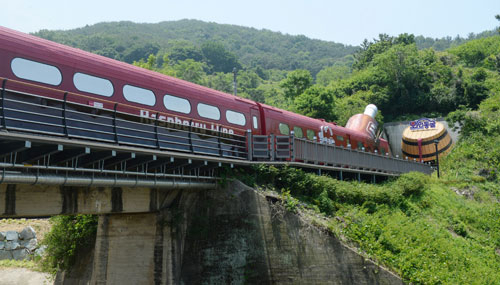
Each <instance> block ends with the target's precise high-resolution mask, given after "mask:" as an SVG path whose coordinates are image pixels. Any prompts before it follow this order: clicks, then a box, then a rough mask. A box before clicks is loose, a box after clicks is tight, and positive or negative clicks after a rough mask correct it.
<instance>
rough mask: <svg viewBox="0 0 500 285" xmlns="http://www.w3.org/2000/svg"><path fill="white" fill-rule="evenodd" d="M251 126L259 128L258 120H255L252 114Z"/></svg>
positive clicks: (255, 117)
mask: <svg viewBox="0 0 500 285" xmlns="http://www.w3.org/2000/svg"><path fill="white" fill-rule="evenodd" d="M252 119H253V128H254V129H258V128H259V121H257V116H253V117H252Z"/></svg>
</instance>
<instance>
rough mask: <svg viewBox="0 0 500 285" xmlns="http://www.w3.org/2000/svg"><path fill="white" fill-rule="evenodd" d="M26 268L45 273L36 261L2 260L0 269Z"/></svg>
mask: <svg viewBox="0 0 500 285" xmlns="http://www.w3.org/2000/svg"><path fill="white" fill-rule="evenodd" d="M13 267H14V268H26V269H30V270H33V271H38V272H43V271H44V270H43V269H42V267H41V266H40V263H39V262H37V261H34V260H0V269H5V268H13Z"/></svg>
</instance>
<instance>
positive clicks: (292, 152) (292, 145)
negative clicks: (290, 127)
mask: <svg viewBox="0 0 500 285" xmlns="http://www.w3.org/2000/svg"><path fill="white" fill-rule="evenodd" d="M289 153H290V160H291V161H294V160H295V133H294V131H291V132H290V152H289Z"/></svg>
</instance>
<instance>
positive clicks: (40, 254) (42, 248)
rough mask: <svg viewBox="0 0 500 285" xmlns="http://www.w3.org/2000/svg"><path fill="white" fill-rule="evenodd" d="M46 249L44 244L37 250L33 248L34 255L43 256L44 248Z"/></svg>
mask: <svg viewBox="0 0 500 285" xmlns="http://www.w3.org/2000/svg"><path fill="white" fill-rule="evenodd" d="M46 249H47V246H46V245H42V246H41V247H39V248H38V249H37V250H35V255H36V256H43V255H44V254H45V250H46Z"/></svg>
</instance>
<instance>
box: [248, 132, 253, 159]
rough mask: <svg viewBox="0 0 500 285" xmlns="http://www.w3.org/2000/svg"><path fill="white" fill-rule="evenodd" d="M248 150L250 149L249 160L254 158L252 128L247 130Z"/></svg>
mask: <svg viewBox="0 0 500 285" xmlns="http://www.w3.org/2000/svg"><path fill="white" fill-rule="evenodd" d="M247 146H248V147H247V150H248V160H250V161H252V160H253V140H252V130H250V129H248V130H247Z"/></svg>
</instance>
